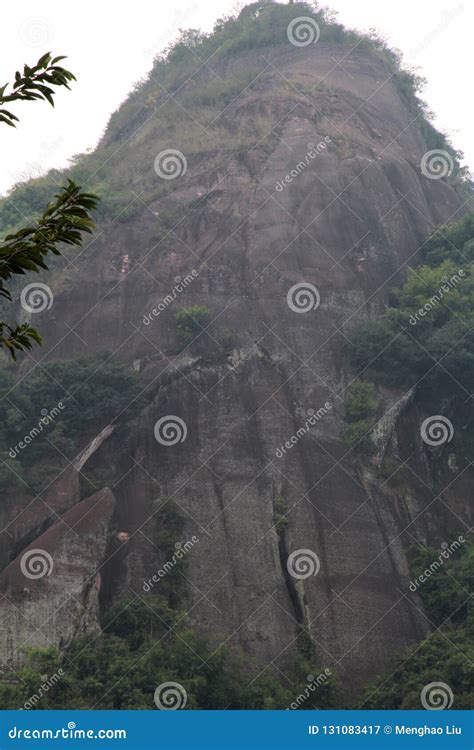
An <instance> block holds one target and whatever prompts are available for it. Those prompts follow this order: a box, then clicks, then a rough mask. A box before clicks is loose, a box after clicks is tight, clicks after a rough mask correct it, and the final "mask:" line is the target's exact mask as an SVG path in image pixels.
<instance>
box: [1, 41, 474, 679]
mask: <svg viewBox="0 0 474 750" xmlns="http://www.w3.org/2000/svg"><path fill="white" fill-rule="evenodd" d="M210 68H212V70H211V69H210ZM216 80H217V81H221V82H222V81H227V82H228V81H233V80H239V81H240V82H241V83H240V85H239V90H238V91H237V92H236V94H235V95H234V96H232V97H230V100H229V101H225V102H224V103H222V105H220V106H219V107H218V111H217V117H215V112H214V110H213V111H212V113H211V114H212V116H209V113H208V111H207V110H206V105H205V104H203V103H202V100H200V101H198V102H197V103H196V102H193V101H192V98H191V95H195V93H194V92H199V91H201V90H207V89H206V86H209V83H210V82H212V81H214V82H215V81H216ZM242 81H251V83H242ZM147 87H148V88H147V93H148V97H147V103H146V105H145V104H144V105H143V107H142V109H141V110H140V112H139V115H137V117H136V122H133V121H132V120H130V122H129V123H128V124H127V123H125V124H124V127H123V128H122V130H120V131H119V132H115V133H111V132H109V133H108V134H106V136H105V138H104V141H103V143H102V145H101V146H100V147H99V149H98V152H97V154H96V156H97V158H98V163H100V162H101V159H100V156H101V153H102V154H103V162H104V163H105V162H107V169H108V170H109V172H108V173H109V174H110V175H111V180H112V181H111V182H109V183H108V188H107V189H108V190H111V191H112V190H117V191H120V194H121V195H126V196H127V200H126V203H125V205H123V206H122V207H121V208H119V209H117V211H116V213H115V215H113V216H108V217H105V218H104V219H103V220H102V221H101V223H100V224H99V226H98V227H97V231H96V234H95V236H94V239H93V240H92V242H91V245H90V247H89V248H88V249H87V250H86V251H85V253H84V254H83V255H82V256H80V257H78V258H74V257H73V256H70V265H68V266H66V267H65V268H62V269H60V270H56V271H55V272H54V273H53V274H51V275H50V276H48V275H45V277H44V279H42V280H43V281H45V282H47V283H48V284H49V285H50V287H51V289H52V291H53V294H54V304H53V306H52V308H51V309H50V310H49V311H45V312H44V313H42V314H41V316H37V318H36V319H35V322H37V321H38V322H39V323H40V324H41V328H42V332H43V333H44V335H45V347H44V350H43V351H41V357H49V358H72V357H76V356H78V355H79V354H84V353H90V352H91V351H95V350H103V349H108V350H110V352H112V353H113V357H114V358H117V359H118V360H120V361H123V362H126V363H128V364H129V365H130V367H131V368H132V367H133V368H134V369H135V370H138V371H139V373H140V378H141V382H142V383H143V389H144V394H145V395H146V397H147V400H148V402H147V405H146V406H145V407H144V408H143V410H142V412H141V414H140V416H139V417H138V418H137V417H135V418H133V419H132V420H130V419H127V413H126V412H125V413H123V414H122V415H121V416H120V417H119V419H118V421H117V426H116V428H115V430H114V431H113V433H112V434H111V435H110V436H107V437H106V439H105V440H103V442H102V443H101V444H100V445H99V447H98V448H97V450H96V451H95V452H94V454H93V455H92V457H91V458H90V459H89V462H88V463H87V464H86V466H85V467H84V468H83V469H82V471H84V472H85V474H87V472H88V467H92V468H95V469H97V470H100V469H102V470H106V471H108V473H109V476H110V481H109V484H111V486H112V485H113V493H114V496H115V503H116V504H115V511H114V516H113V518H112V521H111V523H110V527H111V528H113V529H114V530H115V531H117V530H119V531H122V532H125V534H128V535H129V536H128V540H127V537H126V536H123V537H122V538H121V542H120V544H118V543H117V536H116V534H115V533H114V534H109V536H108V538H109V542H108V547H107V551H105V552H104V550H103V538H104V537H103V535H102V532H101V533H100V534H99V537H100V541H97V546H96V547H95V550H94V553H93V554H92V552H91V550H90V546H89V545H87V549H88V550H89V552H90V555H91V556H92V557H93V558H94V560H92V558H91V559H89V556H88V557H87V559H86V557H85V556H84V557H83V551H84V549H85V548H83V547H81V548H80V549H79V547H78V548H77V550H76V551H77V554H78V557H77V565H78V566H83V567H84V568H87V570H88V571H89V569H91V570H92V568H94V570H95V569H97V568H98V567H101V590H100V602H101V606H102V608H103V609H106V608H107V607H108V606H110V604H111V602H112V601H114V600H116V599H118V598H119V597H121V596H130V595H136V596H143V595H145V593H144V589H143V582H144V581H148V580H149V579H151V578H152V576H153V575H154V574H156V573H157V571H158V570H159V569H160V568H161V567H162V566H163V564H164V563H165V562H166V557H165V555H164V553H163V550H162V548H161V542H160V539H161V535H160V524H161V523H162V520H161V519H162V511H161V508H162V507H165V506H166V502H167V500H168V499H172V500H173V501H174V503H175V505H176V506H177V507H178V509H179V511H180V513H181V514H182V517H183V519H184V521H185V530H184V532H183V534H182V536H181V538H180V539H177V540H176V542H181V543H182V544H184V543H185V541H186V540H189V539H191V538H192V537H193V536H195V537H197V539H198V542H196V543H195V544H193V546H192V549H190V551H189V552H188V553H187V568H186V573H185V580H184V581H183V585H184V593H183V597H184V605H185V608H186V609H187V611H188V612H189V615H190V617H191V618H192V621H193V623H194V625H195V627H197V628H198V629H199V630H202V631H203V632H205V633H206V634H208V635H210V636H211V638H212V639H214V641H215V644H216V646H218V645H219V644H221V643H222V642H228V641H230V642H236V643H238V644H240V645H241V646H242V647H243V649H244V650H245V652H246V653H249V654H251V655H252V656H255V657H256V659H257V660H258V662H259V663H260V664H261V665H262V667H265V666H267V665H270V664H277V665H280V666H281V667H282V668H283V669H284V668H285V664H288V663H289V662H290V661H291V660H292V658H293V657H294V654H295V651H296V649H297V648H298V647H299V639H298V632H299V631H300V629H301V627H303V628H306V629H307V631H308V633H309V636H310V639H311V641H312V648H313V649H314V655H315V660H316V661H317V662H318V663H320V664H322V665H323V666H325V667H330V668H332V669H334V670H335V671H337V672H338V673H339V674H340V676H341V681H342V684H343V686H344V685H345V686H346V687H348V686H350V685H354V684H356V683H357V682H361V681H364V680H365V679H367V678H368V677H369V676H371V675H373V674H374V673H376V672H379V671H380V670H381V669H382V668H383V667H384V665H385V664H386V663H387V660H388V659H389V658H390V656H391V654H393V653H394V652H395V651H398V650H400V649H403V648H404V647H406V646H408V645H410V644H411V643H413V642H415V641H417V640H419V639H420V638H421V637H422V636H423V634H424V633H425V632H426V631H427V628H428V627H429V624H428V623H427V620H426V618H425V617H424V615H423V612H422V608H421V605H420V602H419V600H418V599H417V598H416V596H415V595H414V594H411V593H410V591H409V587H408V582H409V581H408V577H407V576H408V574H407V560H406V551H407V548H408V546H409V545H411V544H412V543H413V541H414V540H416V539H423V540H429V541H431V542H433V541H440V540H442V539H443V538H444V537H445V536H446V534H447V533H448V531H449V529H451V528H452V529H455V530H457V529H458V526H459V521H458V518H463V517H464V516H465V515H466V513H467V508H466V505H467V496H468V489H469V488H468V486H467V483H468V480H467V479H466V477H465V475H463V476H462V477H459V479H458V478H457V475H456V474H453V472H452V471H451V470H450V468H449V466H448V456H447V455H444V454H442V455H441V456H440V457H439V466H438V468H439V471H438V473H437V476H436V481H435V480H434V477H433V474H432V463H431V462H430V456H429V454H428V453H427V447H426V445H424V443H423V442H422V440H421V438H420V434H419V424H420V422H421V421H422V420H423V418H424V415H422V414H420V413H418V411H417V406H416V405H414V404H413V402H412V400H411V399H410V398H409V397H406V398H403V397H404V394H403V393H394V392H388V391H384V393H383V394H381V398H382V401H383V402H384V403H385V404H386V411H387V412H389V410H390V409H391V408H392V407H393V408H392V411H390V412H389V413H388V415H387V417H386V419H385V421H384V422H382V423H381V424H380V425H379V429H378V432H377V435H376V437H377V440H378V444H377V449H378V450H382V452H385V451H386V450H388V451H390V452H391V455H392V456H393V457H394V460H395V461H396V462H397V465H398V466H402V467H403V481H401V482H400V481H399V482H398V483H397V484H396V485H394V484H393V483H391V482H390V481H386V479H385V478H384V477H383V476H382V475H381V474H380V471H379V469H378V466H377V462H376V461H375V462H372V461H371V460H369V459H367V461H365V463H364V462H361V461H360V460H359V459H356V458H355V457H354V455H353V453H352V452H351V451H349V450H348V448H347V446H346V445H345V444H344V442H343V440H342V434H343V430H344V407H343V394H344V389H345V387H346V385H347V384H348V382H350V381H351V380H352V378H353V377H354V373H353V372H351V370H350V368H349V366H348V364H347V357H346V355H345V354H344V347H345V345H346V344H347V341H348V340H349V341H350V337H351V331H352V330H353V328H354V326H355V325H356V324H357V323H358V322H360V320H361V319H364V318H366V317H368V316H371V315H376V314H377V312H378V311H380V309H381V307H382V304H383V301H384V299H385V297H386V294H387V290H388V288H389V287H390V285H391V284H393V283H394V282H395V281H396V280H400V279H401V278H403V276H404V273H405V271H406V264H408V263H409V262H410V260H411V259H412V257H413V256H414V254H416V252H417V250H418V249H419V247H420V244H421V243H422V242H423V240H424V239H425V238H426V237H427V235H428V234H429V233H430V231H431V230H432V228H433V227H434V226H435V225H436V224H438V223H445V222H448V221H451V220H455V219H456V218H459V217H460V216H461V215H462V212H463V210H464V208H463V206H462V203H461V200H460V198H459V197H458V194H457V193H456V192H455V190H454V188H453V187H452V185H450V184H449V183H448V181H446V180H444V179H440V180H431V179H428V178H427V177H425V176H423V174H422V173H421V171H420V167H419V164H420V160H421V158H422V156H423V154H424V153H425V152H426V151H427V150H428V148H429V146H428V144H427V143H426V142H425V140H424V136H423V130H422V128H421V121H420V115H419V114H418V115H417V114H416V113H414V112H413V110H412V109H411V108H410V107H409V105H408V102H407V100H406V99H405V97H404V95H403V94H402V93H401V91H400V88H399V85H398V83H397V80H396V78H395V77H394V76H393V75H392V73H391V72H390V70H389V68H388V66H387V63H386V62H385V61H384V59H383V58H382V57H381V56H378V55H376V54H373V53H371V52H369V51H366V50H363V49H360V48H359V47H358V45H351V46H349V45H347V44H336V43H329V42H325V41H324V39H320V40H319V42H318V43H317V44H311V45H309V46H306V47H304V48H297V47H295V46H293V45H291V44H289V43H285V40H282V44H281V45H277V46H272V47H265V48H263V49H261V50H257V51H252V52H250V51H249V52H242V53H240V54H238V55H234V56H232V57H228V58H226V57H220V58H219V59H216V60H215V61H214V60H212V61H210V62H209V64H208V65H203V66H199V69H198V70H196V71H195V73H194V75H193V79H192V80H191V81H188V82H187V83H186V84H184V85H182V86H178V87H177V89H176V90H175V91H173V92H172V93H170V94H166V93H164V92H163V91H162V89H161V86H160V82H159V81H154V80H153V78H152V80H151V81H150V82H149V83H148V84H147ZM190 92H191V93H190ZM170 107H171V109H170ZM166 149H175V150H178V151H179V152H181V154H183V155H184V157H185V159H186V162H187V166H186V169H184V167H183V164H184V162H183V160H182V158H181V156H180V155H178V157H177V158H178V160H179V161H180V164H181V166H180V167H179V168H178V172H179V171H181V174H177V175H176V176H175V177H174V178H173V179H165V178H163V177H162V176H161V177H160V174H159V172H160V168H159V165H158V171H156V170H155V168H154V162H155V157H156V156H157V154H159V153H161V152H162V151H164V150H166ZM165 176H166V177H169V175H165ZM130 205H131V206H133V215H130V216H127V210H128V211H130V213H131V209H129V206H130ZM124 213H125V219H124V216H123V214H124ZM303 282H304V284H305V285H306V286H307V285H312V286H313V287H315V288H316V289H317V293H318V295H319V296H318V298H316V297H315V296H314V291H312V290H311V288H310V289H309V294H310V295H313V304H312V305H310V307H311V308H312V309H310V310H308V311H307V312H302V311H301V309H300V307H301V300H300V301H299V302H298V299H297V297H295V294H296V292H295V291H292V292H291V293H290V290H292V288H293V287H294V285H296V284H300V283H303ZM177 289H178V290H177ZM176 290H177V291H176ZM289 293H290V295H289ZM167 295H170V297H167ZM288 295H289V296H288ZM318 300H319V304H316V303H317V302H318ZM160 303H161V304H160ZM195 305H199V306H205V307H207V308H208V309H209V315H208V317H207V320H206V322H205V324H204V328H203V330H201V331H198V332H197V333H195V334H194V337H193V340H192V341H190V342H189V341H188V342H187V343H185V342H183V340H182V339H181V338H180V336H179V331H178V330H177V328H176V324H175V314H176V313H177V312H178V311H179V310H182V309H186V308H189V307H191V306H195ZM39 318H40V320H38V319H39ZM25 372H26V365H25ZM400 399H402V400H401V401H400ZM394 404H395V406H394ZM311 410H313V411H311ZM320 410H321V411H320ZM315 413H316V414H315ZM170 415H171V416H173V417H178V418H179V419H180V420H182V422H181V423H179V424H178V428H177V429H178V430H181V438H182V439H181V440H179V441H173V440H169V435H168V439H167V438H166V436H165V437H163V435H161V437H159V435H158V429H155V426H156V423H157V421H158V420H159V419H161V418H162V417H166V416H170ZM311 417H313V419H310V423H309V428H308V429H306V427H305V424H307V420H308V418H311ZM104 427H106V425H102V424H98V425H97V433H98V434H99V433H100V431H101V430H102V429H103V428H104ZM302 427H303V429H301V428H302ZM157 436H158V437H159V439H157ZM166 443H172V444H166ZM381 443H383V445H382V446H381ZM285 444H286V446H285ZM375 453H376V451H375V450H374V455H375ZM65 481H66V484H67V482H68V481H69V480H65ZM70 481H71V482H74V481H75V479H74V478H72V475H71V479H70ZM445 488H446V492H445V493H444V489H445ZM79 507H80V506H79V505H78V506H77V508H79ZM107 508H108V506H107ZM450 509H452V510H450ZM17 512H18V509H16V512H15V513H13V511H12V515H15V516H16V514H17ZM25 512H27V511H25ZM68 512H71V511H68ZM107 512H108V511H107ZM38 513H39V511H38ZM278 514H279V515H280V516H281V515H283V516H284V518H285V522H284V523H283V524H282V523H280V524H278V523H276V517H277V515H278ZM33 515H34V514H33ZM104 518H105V515H101V517H100V519H97V523H98V524H99V527H100V529H102V526H101V525H102V524H103V523H104ZM32 523H33V522H32ZM57 523H59V521H58V522H57ZM33 525H34V524H33ZM53 528H54V527H53ZM22 533H23V532H22ZM46 533H49V532H48V531H47V532H46ZM25 538H27V539H28V544H30V542H31V539H30V538H28V536H27V535H26V536H25ZM41 539H42V537H40V538H39V539H36V540H33V545H32V546H33V547H38V546H41V544H40V541H41ZM94 544H95V542H94ZM301 550H303V551H306V553H305V555H306V556H307V557H308V554H309V558H308V559H309V563H310V565H311V564H312V565H313V566H315V568H314V572H315V573H316V574H315V575H309V576H304V571H303V569H301V570H299V569H298V570H299V573H301V574H302V575H300V576H299V577H298V576H295V575H294V573H295V570H294V569H293V575H292V572H291V571H290V572H289V570H288V558H289V557H290V556H291V554H292V553H293V552H296V551H301ZM308 550H309V551H310V552H309V553H308V552H307V551H308ZM20 552H21V550H18V549H16V554H19V553H20ZM51 554H53V553H51ZM61 554H62V553H61ZM53 556H54V554H53ZM99 558H100V559H99ZM59 559H60V560H62V557H60V558H59ZM291 559H293V558H291ZM8 570H9V569H8V568H7V570H6V571H5V575H7V577H8V576H9V575H10V574H9V573H8ZM56 572H57V575H58V576H60V577H61V581H62V585H64V587H65V590H66V591H67V590H68V587H69V586H70V585H76V582H75V580H74V576H72V577H70V576H69V573H68V568H67V566H66V569H65V570H64V569H63V568H62V566H61V565H59V563H58V564H56V565H55V573H56ZM296 572H298V571H296ZM48 580H49V579H48ZM159 586H160V584H155V586H152V587H151V591H149V592H148V593H147V594H146V595H147V596H153V595H154V594H155V593H157V592H158V591H159ZM41 601H42V605H41V606H42V608H43V609H44V608H48V607H49V608H50V609H51V611H52V610H53V609H54V608H56V606H57V599H56V594H55V596H54V597H53V596H51V598H49V599H48V598H47V597H46V596H45V595H43V594H42V599H41ZM18 606H20V604H19V605H18ZM21 606H23V605H21ZM24 606H26V605H24ZM43 609H42V611H43ZM87 611H88V618H89V622H90V621H92V620H94V617H96V616H97V612H96V609H95V605H94V606H92V605H91V606H89V605H87ZM24 612H25V616H26V617H28V612H29V610H28V612H27V611H26V609H25V610H24ZM76 615H77V616H76ZM71 617H72V619H73V620H74V623H71ZM71 617H69V616H68V617H67V618H65V620H64V627H63V626H62V625H61V618H58V621H57V624H56V626H55V630H54V633H50V636H51V638H53V640H56V641H57V642H60V641H61V639H63V640H64V639H67V637H68V636H69V635H70V633H71V631H72V630H74V628H79V627H80V622H83V619H84V613H83V610H82V609H81V610H80V611H79V610H78V611H77V613H75V614H73V615H71ZM74 618H75V619H74ZM96 624H97V621H96ZM35 627H38V629H39V631H38V632H40V631H41V630H42V627H43V626H42V624H41V623H40V622H39V621H38V622H36V620H35ZM61 631H62V632H61ZM9 638H12V639H14V638H15V635H14V633H10V635H9ZM30 641H31V643H34V642H38V643H43V639H42V636H41V635H40V636H38V638H37V637H36V635H35V633H32V634H31V638H30Z"/></svg>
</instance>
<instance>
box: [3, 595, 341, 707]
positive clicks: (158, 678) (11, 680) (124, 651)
mask: <svg viewBox="0 0 474 750" xmlns="http://www.w3.org/2000/svg"><path fill="white" fill-rule="evenodd" d="M103 626H104V632H103V634H102V635H100V636H97V635H93V636H92V635H91V636H81V637H79V638H75V639H74V640H73V641H72V643H71V644H70V646H69V647H68V649H67V650H66V652H65V653H64V654H61V653H60V652H59V651H57V650H56V649H53V648H49V649H36V650H34V651H31V652H30V654H29V657H28V660H27V663H26V665H25V666H24V667H23V668H22V669H20V670H19V671H18V672H17V673H12V674H10V675H6V677H5V678H4V679H3V680H2V679H0V704H1V706H2V708H21V707H22V706H23V705H24V704H25V703H27V702H28V704H29V705H27V707H28V708H30V707H31V708H34V709H46V708H61V709H90V708H98V709H100V708H102V709H143V710H146V709H154V708H155V707H156V706H155V702H154V694H155V690H156V689H157V688H158V686H160V685H163V683H166V682H170V681H172V682H177V683H179V684H180V685H181V686H182V687H183V688H184V690H185V691H186V704H185V705H184V706H183V708H185V709H191V710H192V709H273V708H282V709H284V708H287V707H288V706H290V705H291V704H292V703H293V702H294V701H296V699H297V697H298V696H299V695H300V694H302V695H303V696H304V701H303V702H302V703H301V704H298V708H302V709H304V708H327V707H331V706H332V705H333V700H334V695H335V689H334V682H333V680H332V679H330V678H328V679H327V680H324V681H323V682H322V684H320V685H318V687H317V688H316V689H314V690H307V691H306V687H305V684H306V683H307V681H308V674H310V673H311V672H313V674H317V672H316V671H315V670H314V669H310V666H309V664H307V663H306V662H304V661H303V660H302V659H297V660H296V663H295V668H294V671H293V673H292V675H291V676H290V679H289V680H287V681H285V684H283V682H282V681H280V680H279V679H277V677H276V676H274V675H273V674H271V673H270V672H269V670H264V671H263V672H262V673H261V674H260V675H258V676H257V677H256V679H253V677H252V675H251V674H250V673H249V672H248V659H246V658H244V657H243V654H242V653H241V652H240V651H239V650H238V649H231V648H228V647H226V646H223V647H221V648H217V649H214V648H212V647H211V646H210V645H209V644H208V643H207V642H206V641H205V639H203V638H201V637H200V636H198V635H197V634H196V633H195V632H194V631H193V630H192V629H191V628H190V627H188V625H187V624H186V620H185V617H184V615H183V614H182V613H179V612H176V611H175V610H172V609H170V608H169V607H167V605H166V604H164V602H163V601H162V600H160V599H159V598H157V597H149V598H146V599H143V600H138V601H136V600H135V601H134V602H121V603H120V604H119V605H117V606H116V607H114V608H113V609H112V610H111V611H110V612H109V613H108V615H107V618H106V620H105V622H104V624H103ZM61 669H62V671H63V674H62V675H61V676H60V679H59V680H58V681H57V682H55V683H54V684H53V685H52V687H51V688H50V689H48V690H47V691H43V692H42V694H41V697H40V699H39V700H33V701H32V696H33V695H35V694H36V695H38V693H39V688H40V686H41V684H42V683H44V682H45V680H44V675H48V676H51V675H52V674H58V673H59V670H61ZM306 692H307V693H308V694H307V695H306Z"/></svg>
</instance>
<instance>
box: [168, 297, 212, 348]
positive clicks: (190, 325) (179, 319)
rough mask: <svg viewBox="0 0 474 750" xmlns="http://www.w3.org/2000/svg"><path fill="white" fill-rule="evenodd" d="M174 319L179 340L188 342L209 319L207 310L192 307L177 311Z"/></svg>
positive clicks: (201, 307) (200, 307) (198, 306)
mask: <svg viewBox="0 0 474 750" xmlns="http://www.w3.org/2000/svg"><path fill="white" fill-rule="evenodd" d="M174 317H175V320H176V328H177V329H178V331H179V333H180V335H181V338H182V339H183V340H185V341H190V340H191V339H192V338H194V337H195V336H197V335H198V334H199V333H200V332H201V331H202V330H203V328H204V325H205V324H206V322H207V320H208V318H209V308H207V307H203V306H200V305H194V306H193V307H187V308H185V309H184V310H179V311H178V312H177V313H176V315H175V316H174Z"/></svg>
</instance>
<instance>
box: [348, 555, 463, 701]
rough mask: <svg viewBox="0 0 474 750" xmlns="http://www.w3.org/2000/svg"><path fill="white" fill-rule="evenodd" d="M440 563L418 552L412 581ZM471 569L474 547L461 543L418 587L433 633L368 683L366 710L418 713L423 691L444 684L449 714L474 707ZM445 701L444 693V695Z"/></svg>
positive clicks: (364, 697) (434, 557)
mask: <svg viewBox="0 0 474 750" xmlns="http://www.w3.org/2000/svg"><path fill="white" fill-rule="evenodd" d="M437 560H439V550H434V549H420V550H417V551H416V553H415V555H414V556H413V559H412V562H411V566H410V574H411V579H412V581H416V580H418V579H419V576H420V574H422V573H423V571H425V570H426V569H429V567H430V566H431V565H432V564H433V561H437ZM473 570H474V545H473V544H472V543H470V542H464V543H463V544H462V547H461V548H460V549H459V550H458V551H456V552H455V553H454V554H453V556H452V557H451V559H449V560H447V561H444V563H443V564H442V565H441V567H439V568H438V569H437V570H436V571H435V572H434V573H433V574H432V575H430V576H427V577H425V581H424V582H422V583H421V585H420V586H419V588H418V593H419V594H420V596H421V598H422V600H423V604H424V606H425V609H426V612H427V615H428V617H429V620H430V623H431V625H432V627H433V629H434V628H436V630H434V631H433V632H432V634H431V635H430V636H428V637H427V638H426V639H425V640H423V641H422V642H421V643H419V644H418V645H417V646H416V647H415V648H414V649H413V650H412V651H411V653H410V652H408V653H406V654H403V655H401V656H399V657H397V660H396V661H395V662H394V663H393V664H392V666H391V667H390V668H389V669H388V671H387V674H386V675H382V676H381V677H380V678H378V679H377V680H375V681H374V682H373V683H372V684H370V685H369V686H368V687H367V688H366V690H365V692H364V695H363V698H362V701H361V702H360V703H359V704H358V705H357V706H356V707H357V708H364V709H421V708H423V705H422V704H421V691H422V690H423V688H424V687H425V686H426V685H429V684H430V683H432V682H442V683H445V684H446V685H447V686H448V688H449V690H451V691H452V694H453V705H452V708H453V709H470V708H472V706H473V705H474V683H473V679H472V666H471V665H472V663H473V662H474V646H473V636H474V609H473V606H472V598H470V593H469V591H470V587H471V584H472V575H473ZM445 693H446V695H447V697H448V698H449V693H448V691H445Z"/></svg>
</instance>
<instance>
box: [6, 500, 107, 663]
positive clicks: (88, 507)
mask: <svg viewBox="0 0 474 750" xmlns="http://www.w3.org/2000/svg"><path fill="white" fill-rule="evenodd" d="M113 509H114V497H113V494H112V493H111V491H110V490H108V489H105V490H102V491H100V492H98V493H97V494H95V495H92V496H91V497H89V498H87V499H86V500H83V501H82V502H80V503H78V504H77V505H74V506H73V507H72V508H70V509H69V510H68V511H66V513H63V514H62V515H61V516H60V517H59V518H58V520H57V521H56V522H55V523H53V524H52V525H51V526H50V527H49V528H48V530H47V531H45V532H44V534H41V535H40V536H39V537H38V538H37V539H35V540H34V542H33V543H32V544H30V545H28V546H27V547H26V548H25V549H24V550H23V551H22V552H21V554H20V555H19V556H18V557H16V558H15V560H13V561H12V562H11V563H10V565H8V566H7V567H6V568H5V570H4V571H3V573H2V576H1V579H0V586H1V591H2V600H1V602H0V617H1V621H2V638H1V641H0V644H1V652H0V659H1V662H2V663H3V664H9V665H15V664H16V663H18V660H19V659H21V657H22V654H23V653H24V652H25V650H27V649H28V648H31V647H32V646H45V647H46V646H50V645H61V646H64V645H67V643H68V642H69V641H70V639H71V638H72V637H73V636H74V635H78V634H79V633H81V632H85V631H89V632H91V631H92V632H93V631H94V630H97V629H98V628H99V608H98V592H99V588H100V564H101V562H102V559H103V557H104V554H105V548H106V542H107V535H108V528H109V523H110V519H111V516H112V512H113Z"/></svg>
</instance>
